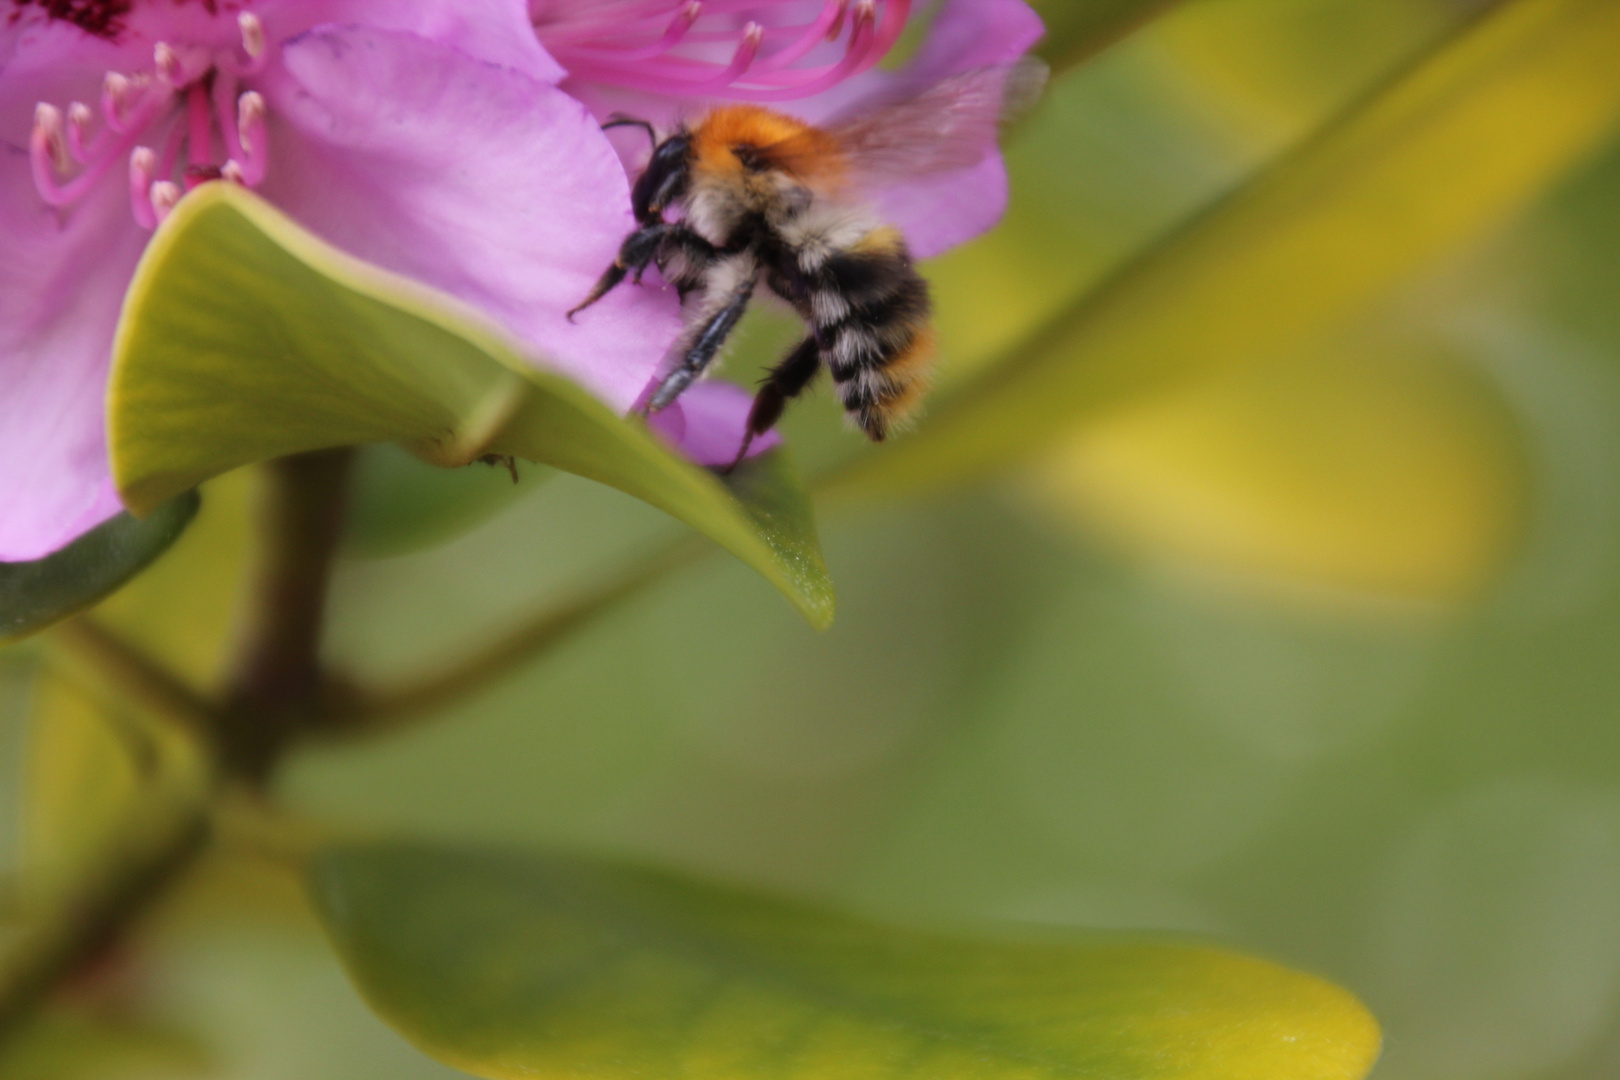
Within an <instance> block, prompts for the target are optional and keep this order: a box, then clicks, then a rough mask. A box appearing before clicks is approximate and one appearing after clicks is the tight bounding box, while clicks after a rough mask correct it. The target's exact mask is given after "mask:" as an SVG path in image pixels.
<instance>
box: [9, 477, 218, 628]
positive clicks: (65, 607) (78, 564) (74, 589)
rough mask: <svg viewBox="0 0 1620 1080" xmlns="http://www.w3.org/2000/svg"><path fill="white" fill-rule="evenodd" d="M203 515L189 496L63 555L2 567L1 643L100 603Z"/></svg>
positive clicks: (100, 530) (119, 521)
mask: <svg viewBox="0 0 1620 1080" xmlns="http://www.w3.org/2000/svg"><path fill="white" fill-rule="evenodd" d="M196 512H197V496H196V495H194V494H185V495H182V496H180V497H178V498H176V499H173V500H171V501H170V502H168V503H165V504H164V505H163V506H160V507H158V508H157V509H156V510H155V511H153V512H152V514H151V515H150V516H149V517H147V518H145V519H144V520H143V519H140V518H136V517H133V516H131V515H130V514H128V513H123V514H119V515H118V516H117V517H115V518H113V519H112V520H110V521H107V522H104V523H102V524H101V525H99V526H97V527H96V528H94V529H91V530H90V531H89V532H87V533H85V534H84V535H83V536H81V537H79V538H78V539H77V540H75V541H74V542H73V543H71V544H69V545H68V546H67V547H65V548H63V549H62V550H60V551H57V552H53V553H52V554H50V555H47V556H46V557H45V558H43V559H36V560H35V561H33V562H23V563H0V644H5V643H6V642H10V641H16V640H17V639H18V638H23V637H27V636H28V635H29V634H32V633H35V632H37V631H39V630H43V629H44V628H45V627H47V626H49V625H51V624H52V623H54V622H57V621H58V620H60V619H65V618H67V617H68V616H69V615H71V614H73V613H74V612H76V611H80V610H82V609H84V608H87V607H89V606H90V605H91V604H94V603H95V602H96V601H97V600H100V599H101V598H102V597H104V596H106V595H107V594H108V593H110V592H112V591H113V590H114V589H116V588H118V586H120V585H122V584H123V583H124V582H126V581H128V580H129V579H130V578H132V577H134V576H135V575H136V574H138V573H140V572H141V571H142V570H144V569H145V568H146V567H147V566H148V565H149V564H150V563H151V562H152V560H153V559H155V558H157V557H158V556H159V555H161V554H163V553H164V552H165V551H167V550H168V547H169V545H170V544H172V543H174V541H175V538H177V537H178V536H179V535H180V534H181V533H182V532H184V531H185V528H186V526H187V525H189V524H190V523H191V518H192V516H193V515H194V514H196Z"/></svg>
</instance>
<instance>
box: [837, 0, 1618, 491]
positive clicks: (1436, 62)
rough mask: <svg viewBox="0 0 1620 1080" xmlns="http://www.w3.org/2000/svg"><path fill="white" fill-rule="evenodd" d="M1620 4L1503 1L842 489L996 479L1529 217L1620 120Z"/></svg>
mask: <svg viewBox="0 0 1620 1080" xmlns="http://www.w3.org/2000/svg"><path fill="white" fill-rule="evenodd" d="M1616 40H1620V5H1616V4H1614V3H1612V2H1610V0H1514V2H1508V3H1503V4H1500V5H1498V6H1496V7H1495V8H1494V9H1493V10H1491V11H1490V12H1488V13H1487V14H1484V15H1481V16H1479V17H1477V18H1476V19H1474V20H1472V21H1471V22H1469V23H1468V24H1467V28H1466V29H1465V30H1463V31H1462V32H1460V33H1459V34H1457V35H1455V36H1454V37H1453V38H1452V39H1451V40H1449V41H1448V42H1447V43H1446V44H1444V45H1442V46H1440V47H1438V48H1437V49H1435V50H1433V51H1432V52H1431V53H1429V54H1428V55H1427V56H1426V57H1425V58H1424V59H1423V60H1421V61H1420V62H1418V63H1417V64H1415V65H1414V66H1413V67H1411V68H1410V69H1408V70H1407V71H1406V72H1405V73H1404V74H1403V75H1402V76H1400V77H1398V78H1397V79H1395V80H1394V81H1393V82H1392V83H1391V84H1390V85H1389V86H1387V87H1386V88H1385V89H1384V90H1382V91H1381V92H1379V93H1377V94H1374V95H1373V96H1372V97H1371V98H1370V99H1368V100H1367V101H1365V102H1363V103H1362V104H1361V105H1360V106H1359V107H1357V108H1354V109H1352V110H1351V111H1350V112H1349V114H1348V115H1346V116H1345V117H1344V118H1342V119H1341V120H1340V121H1339V122H1337V123H1335V124H1333V125H1331V126H1330V127H1329V128H1328V129H1327V130H1325V131H1324V132H1322V133H1321V134H1320V135H1319V136H1317V137H1316V138H1314V139H1313V140H1311V141H1310V142H1309V143H1308V144H1307V145H1305V146H1303V147H1302V148H1300V149H1299V150H1298V151H1296V152H1295V153H1293V154H1291V155H1290V156H1288V157H1287V158H1285V159H1284V160H1283V161H1282V162H1280V163H1279V164H1278V165H1276V166H1274V167H1273V168H1271V169H1270V170H1268V171H1267V172H1266V173H1264V174H1262V175H1261V176H1260V177H1259V178H1258V179H1257V180H1255V181H1254V182H1252V183H1250V184H1248V185H1247V186H1245V187H1244V188H1243V189H1242V190H1240V191H1238V192H1237V193H1236V194H1235V195H1233V196H1232V197H1231V198H1229V199H1226V200H1224V201H1223V202H1222V203H1220V204H1218V205H1217V206H1216V207H1215V208H1214V209H1213V210H1211V211H1210V212H1208V213H1207V214H1205V215H1203V216H1202V217H1201V218H1199V219H1198V220H1197V221H1195V222H1194V223H1193V224H1191V225H1190V226H1189V227H1187V228H1186V229H1184V230H1182V231H1181V232H1180V233H1179V234H1177V235H1175V236H1173V237H1171V238H1170V239H1168V240H1167V241H1166V242H1164V243H1163V244H1162V245H1160V246H1159V247H1157V248H1156V249H1154V250H1152V251H1150V252H1148V253H1147V254H1145V255H1144V256H1142V257H1141V258H1139V259H1138V260H1137V261H1135V262H1134V263H1133V264H1132V265H1131V266H1129V267H1128V268H1127V269H1125V270H1124V271H1122V272H1121V273H1120V274H1119V275H1118V276H1116V277H1115V278H1113V279H1112V280H1111V281H1109V282H1107V283H1106V284H1105V285H1104V286H1103V287H1101V288H1099V289H1097V290H1095V291H1094V292H1092V293H1090V294H1089V295H1087V296H1086V297H1084V298H1082V299H1081V300H1080V301H1078V302H1077V303H1076V304H1074V305H1073V306H1071V307H1070V308H1069V309H1068V310H1067V311H1065V312H1064V313H1062V314H1061V315H1060V316H1059V317H1058V318H1057V319H1056V320H1054V321H1053V322H1052V323H1051V324H1050V325H1049V326H1048V327H1047V328H1046V329H1045V330H1043V331H1042V332H1040V333H1039V334H1037V335H1036V337H1035V339H1034V340H1032V341H1029V342H1027V343H1025V344H1023V345H1021V346H1020V347H1019V348H1018V349H1017V351H1016V353H1015V355H1014V356H1013V357H1012V358H1011V359H1010V360H1009V361H1008V362H1007V363H1004V364H999V365H995V366H993V367H992V368H991V369H990V371H989V373H988V374H987V375H986V376H985V377H984V378H983V379H981V380H978V381H975V382H972V383H969V384H968V385H965V386H963V387H961V388H960V389H959V390H958V392H957V393H955V394H954V395H953V396H952V398H951V399H950V401H949V402H947V403H945V404H942V405H941V406H939V407H938V408H937V409H936V410H935V415H934V416H933V417H932V418H931V419H930V420H929V421H928V422H927V423H926V424H925V425H924V427H923V428H922V429H921V430H920V431H918V432H917V433H916V434H915V435H913V436H912V437H910V438H906V439H897V440H895V441H894V442H893V443H892V444H890V445H888V446H886V447H885V448H884V449H883V450H882V451H881V452H879V453H876V454H873V455H870V456H868V457H866V458H865V459H863V460H862V461H861V462H860V463H859V464H857V465H856V466H855V467H854V468H852V469H851V470H850V471H849V472H847V473H846V474H844V475H843V476H842V477H841V478H839V480H838V481H836V483H835V487H836V488H838V489H839V490H841V492H844V493H850V494H855V493H862V492H875V491H892V490H895V489H915V488H921V487H928V486H933V485H937V484H940V483H945V482H954V481H959V480H961V479H963V478H966V477H971V476H975V475H983V474H985V473H986V472H988V471H990V470H994V469H997V468H1000V467H1003V466H1006V465H1008V464H1009V463H1011V462H1013V461H1016V460H1018V459H1020V458H1023V457H1026V456H1028V455H1030V454H1032V453H1034V452H1036V451H1038V450H1040V449H1041V448H1043V447H1045V446H1048V445H1050V444H1051V443H1052V442H1053V441H1054V440H1056V439H1058V438H1060V437H1061V436H1062V435H1063V433H1065V432H1067V431H1070V430H1072V429H1073V428H1074V426H1075V425H1076V424H1078V423H1080V422H1081V421H1082V420H1084V419H1085V418H1086V417H1087V416H1088V415H1092V414H1095V413H1096V412H1097V411H1098V410H1100V409H1102V408H1105V407H1108V406H1111V405H1116V404H1118V403H1119V402H1121V401H1122V400H1127V399H1130V398H1132V397H1134V396H1138V395H1142V394H1144V393H1147V392H1149V391H1151V390H1153V389H1155V388H1162V387H1163V386H1164V385H1165V384H1166V383H1167V382H1168V381H1170V380H1172V379H1175V378H1178V377H1184V376H1186V375H1187V374H1189V373H1192V372H1208V371H1219V370H1226V369H1231V368H1235V367H1238V366H1241V365H1245V364H1250V363H1254V362H1256V361H1259V360H1264V359H1266V358H1267V357H1270V356H1273V355H1276V354H1277V353H1278V352H1279V351H1281V350H1282V349H1284V348H1286V347H1288V346H1290V345H1292V344H1294V343H1296V342H1298V341H1300V340H1303V339H1305V338H1307V337H1308V336H1309V335H1311V334H1313V333H1320V332H1322V330H1323V329H1324V328H1325V327H1332V326H1335V325H1337V324H1338V323H1339V322H1340V321H1342V320H1344V319H1346V318H1347V317H1348V316H1350V315H1352V314H1354V313H1355V312H1357V311H1358V310H1361V309H1363V308H1364V307H1365V306H1367V305H1368V304H1369V303H1371V302H1373V301H1375V300H1376V299H1378V298H1379V297H1380V296H1381V295H1383V294H1384V293H1385V292H1387V291H1388V290H1389V289H1391V288H1392V287H1394V286H1395V285H1396V284H1398V283H1399V282H1400V281H1402V280H1403V279H1404V278H1406V277H1407V276H1409V275H1410V274H1412V273H1413V272H1414V271H1416V270H1417V269H1419V268H1421V267H1422V266H1423V265H1424V264H1426V263H1428V262H1429V261H1431V260H1433V259H1434V258H1436V257H1437V256H1439V255H1440V254H1442V253H1444V252H1445V251H1447V250H1448V249H1450V248H1452V247H1454V246H1455V245H1457V244H1458V243H1460V242H1462V241H1464V240H1466V239H1467V238H1469V237H1471V236H1474V235H1476V234H1478V233H1479V232H1480V231H1481V230H1483V229H1486V228H1489V227H1491V226H1493V225H1495V224H1497V223H1499V222H1500V221H1502V220H1503V219H1505V218H1506V217H1507V216H1509V215H1510V214H1512V213H1513V212H1514V211H1516V210H1518V209H1519V208H1521V207H1523V206H1524V205H1525V204H1526V203H1527V202H1528V201H1529V200H1530V199H1532V198H1534V197H1535V196H1536V195H1537V193H1539V192H1540V191H1541V190H1543V189H1544V188H1545V187H1546V186H1547V185H1548V184H1549V183H1551V182H1553V181H1554V180H1556V179H1557V178H1558V177H1559V176H1561V175H1562V174H1563V173H1565V172H1566V171H1567V170H1568V169H1569V168H1570V167H1571V166H1572V165H1574V164H1575V163H1576V162H1577V161H1578V160H1579V159H1580V158H1581V157H1582V156H1583V155H1584V154H1586V153H1587V152H1589V151H1590V150H1591V149H1592V148H1593V147H1594V146H1595V145H1597V144H1598V143H1599V142H1600V141H1601V140H1602V139H1604V138H1605V137H1606V136H1607V135H1608V134H1609V133H1610V132H1611V131H1612V130H1613V129H1614V128H1615V126H1616V123H1617V121H1620V65H1616V64H1615V63H1614V59H1613V50H1612V48H1611V45H1612V43H1613V42H1614V41H1616Z"/></svg>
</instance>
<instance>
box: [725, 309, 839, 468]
mask: <svg viewBox="0 0 1620 1080" xmlns="http://www.w3.org/2000/svg"><path fill="white" fill-rule="evenodd" d="M820 370H821V347H820V345H819V344H818V343H817V342H816V339H815V338H814V337H808V338H805V339H804V340H803V341H801V342H800V343H799V345H798V347H796V348H795V349H794V350H793V351H792V352H790V353H788V354H787V356H786V358H784V359H783V360H782V362H781V363H779V364H777V365H776V366H775V367H773V368H772V369H771V372H770V374H769V375H767V376H765V381H764V382H763V383H762V384H761V385H760V388H759V393H757V394H755V395H754V406H753V408H751V409H749V410H748V426H747V427H746V428H745V429H744V431H743V440H742V446H740V447H738V448H737V456H736V457H735V458H733V459H732V462H731V464H730V465H727V466H726V467H725V468H724V469H723V470H721V471H722V472H727V473H729V472H731V471H732V470H733V469H735V468H736V467H737V466H738V465H741V464H742V463H743V459H744V458H746V457H747V456H748V451H749V448H750V447H752V446H753V445H754V440H755V439H757V438H759V437H760V436H761V435H763V434H765V433H766V432H767V431H769V430H771V428H773V427H775V426H776V422H777V421H778V420H780V419H781V418H782V411H783V410H784V409H785V408H787V403H788V402H789V401H792V400H793V399H794V398H796V397H798V396H799V395H800V394H802V393H804V389H805V387H807V386H809V385H810V382H811V380H813V379H814V378H815V377H816V373H817V372H818V371H820Z"/></svg>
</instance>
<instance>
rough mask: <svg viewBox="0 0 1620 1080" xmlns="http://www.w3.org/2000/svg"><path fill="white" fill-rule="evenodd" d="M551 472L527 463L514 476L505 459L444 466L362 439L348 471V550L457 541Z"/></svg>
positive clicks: (401, 550)
mask: <svg viewBox="0 0 1620 1080" xmlns="http://www.w3.org/2000/svg"><path fill="white" fill-rule="evenodd" d="M548 475H552V472H551V470H550V469H546V468H541V467H538V466H534V465H525V466H523V467H520V468H517V477H516V479H515V480H514V479H513V477H512V476H511V475H510V474H509V473H508V472H507V470H506V468H505V467H504V464H503V463H501V462H493V463H484V462H479V463H475V464H472V465H468V466H465V467H463V468H460V469H441V468H438V467H437V466H433V465H429V464H428V463H427V462H425V461H422V460H421V459H420V458H416V457H413V456H412V455H410V454H409V453H406V451H405V450H404V449H402V448H400V447H398V446H395V445H394V444H393V443H377V444H375V445H373V446H363V447H361V448H360V452H359V454H358V455H357V456H356V460H355V464H354V469H353V471H352V472H351V474H350V478H349V499H348V502H347V504H346V505H345V506H344V512H343V543H344V550H345V552H346V553H347V554H350V555H355V556H358V557H360V558H363V559H382V558H390V557H392V556H395V555H406V554H409V553H410V552H413V551H420V550H421V549H423V548H426V547H432V546H433V545H435V544H439V543H443V542H445V541H448V540H452V539H454V538H455V537H456V536H458V535H460V534H461V533H462V532H464V531H466V530H467V529H470V528H473V527H475V526H477V525H478V524H479V523H480V522H482V521H484V520H486V519H487V518H488V517H489V516H490V515H492V514H494V513H497V512H498V511H500V510H501V509H502V508H504V507H505V506H507V505H508V504H509V503H511V502H512V500H513V499H516V498H517V497H518V496H519V495H522V494H523V493H524V492H527V491H531V490H533V489H534V487H535V485H537V484H539V483H541V482H542V481H544V480H545V478H546V477H547V476H548Z"/></svg>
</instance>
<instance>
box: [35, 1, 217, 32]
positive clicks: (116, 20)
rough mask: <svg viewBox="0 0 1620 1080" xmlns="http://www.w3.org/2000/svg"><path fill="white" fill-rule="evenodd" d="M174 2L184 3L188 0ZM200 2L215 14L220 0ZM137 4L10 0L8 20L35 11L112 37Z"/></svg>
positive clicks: (81, 28) (40, 15) (36, 13)
mask: <svg viewBox="0 0 1620 1080" xmlns="http://www.w3.org/2000/svg"><path fill="white" fill-rule="evenodd" d="M175 2H176V3H182V4H183V3H187V2H189V0H175ZM200 3H201V4H202V6H203V8H204V10H206V11H207V12H208V13H209V14H210V15H213V14H215V13H216V10H217V7H218V4H219V0H200ZM134 6H135V0H11V14H10V16H9V17H8V18H7V20H6V21H7V22H10V23H16V22H19V21H21V20H22V19H25V18H27V17H28V16H29V15H31V14H33V15H37V16H38V17H40V18H43V19H45V20H46V21H48V22H66V23H72V24H73V25H74V26H77V27H78V28H79V29H80V30H83V31H84V32H85V33H87V34H94V35H95V36H96V37H99V38H106V39H108V40H109V41H110V40H113V39H116V38H117V37H118V35H119V34H121V33H123V30H124V20H125V19H126V18H127V17H128V16H129V13H130V10H131V9H132V8H134Z"/></svg>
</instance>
